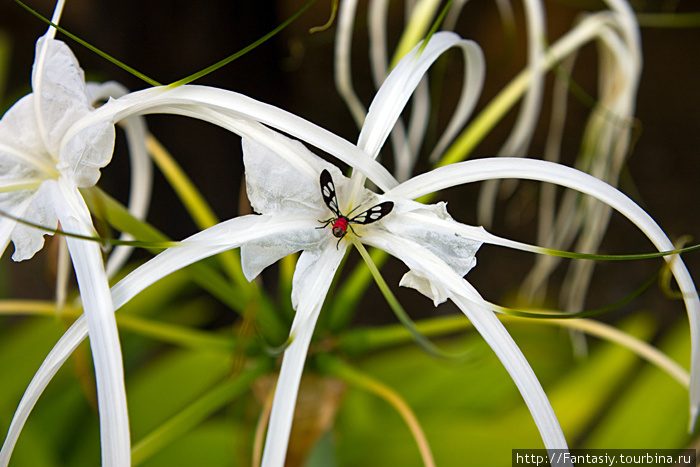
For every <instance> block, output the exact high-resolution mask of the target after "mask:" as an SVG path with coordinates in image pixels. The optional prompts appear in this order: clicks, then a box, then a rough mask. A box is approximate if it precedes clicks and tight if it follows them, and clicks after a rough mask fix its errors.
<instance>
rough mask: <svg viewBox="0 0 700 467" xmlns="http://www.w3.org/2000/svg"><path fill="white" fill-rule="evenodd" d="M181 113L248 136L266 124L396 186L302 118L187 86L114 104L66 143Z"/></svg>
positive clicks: (228, 93) (370, 161)
mask: <svg viewBox="0 0 700 467" xmlns="http://www.w3.org/2000/svg"><path fill="white" fill-rule="evenodd" d="M147 113H175V114H182V115H188V116H192V117H194V116H196V117H197V118H201V119H203V120H206V121H209V122H212V123H214V124H216V125H220V126H222V127H224V128H227V129H229V130H231V131H233V132H235V133H237V134H241V135H244V136H247V135H245V133H243V132H242V131H241V130H242V129H241V128H240V127H239V125H241V124H244V125H245V126H246V127H247V126H249V125H250V122H260V123H263V124H265V125H267V126H270V127H273V128H275V129H277V130H279V131H281V132H283V133H286V134H288V135H291V136H293V137H295V138H298V139H299V140H302V141H305V142H307V143H309V144H311V145H313V146H315V147H317V148H319V149H321V150H323V151H325V152H326V153H328V154H330V155H332V156H333V157H336V158H338V159H339V160H341V161H343V162H345V163H347V164H348V165H350V166H352V167H355V168H356V169H357V170H359V171H360V172H362V173H364V174H365V175H366V176H367V178H369V179H370V180H372V182H374V183H375V184H376V185H377V186H379V187H380V188H381V189H382V190H385V191H386V190H388V189H389V188H391V187H393V186H396V184H397V182H396V180H395V179H394V177H392V176H391V174H390V173H389V172H388V171H387V170H386V168H384V167H383V166H382V165H381V164H379V163H378V162H376V161H374V160H373V159H371V158H370V157H368V156H367V154H366V153H365V152H364V151H362V150H361V149H359V148H357V147H356V146H355V145H354V144H352V143H350V142H349V141H347V140H345V139H343V138H340V137H339V136H337V135H335V134H333V133H331V132H329V131H328V130H324V129H323V128H320V127H319V126H317V125H314V124H312V123H310V122H308V121H306V120H304V119H302V118H300V117H298V116H296V115H293V114H290V113H289V112H285V111H283V110H281V109H279V108H277V107H274V106H271V105H268V104H263V103H262V102H258V101H256V100H254V99H251V98H249V97H247V96H243V95H241V94H237V93H234V92H231V91H225V90H222V89H216V88H209V87H205V86H195V85H187V86H180V87H177V88H174V89H169V88H151V89H146V90H144V91H138V92H133V93H131V94H129V95H128V96H124V97H122V98H119V99H113V100H111V101H110V102H108V103H106V104H105V105H103V106H102V107H100V108H99V109H96V110H95V111H94V112H92V115H91V116H90V119H84V120H83V121H82V122H81V125H80V126H78V125H76V126H74V127H73V128H72V129H71V131H70V132H69V133H68V134H67V135H66V137H65V138H64V140H67V139H69V138H71V137H72V136H73V134H74V133H77V132H79V131H81V128H82V127H85V126H90V125H91V124H93V123H94V122H96V121H99V120H101V119H104V118H112V119H113V121H118V120H122V119H123V118H125V117H127V116H129V115H134V114H147ZM243 129H245V128H243Z"/></svg>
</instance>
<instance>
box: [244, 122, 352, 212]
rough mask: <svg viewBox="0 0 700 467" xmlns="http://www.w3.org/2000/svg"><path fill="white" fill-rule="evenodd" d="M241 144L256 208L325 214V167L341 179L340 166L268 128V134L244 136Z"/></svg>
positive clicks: (259, 209) (250, 194) (249, 188)
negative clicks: (323, 189)
mask: <svg viewBox="0 0 700 467" xmlns="http://www.w3.org/2000/svg"><path fill="white" fill-rule="evenodd" d="M242 145H243V163H244V165H245V180H246V192H247V194H248V199H249V200H250V204H251V205H252V206H253V209H255V211H256V212H258V213H261V214H270V215H272V214H277V213H280V214H284V215H285V216H294V215H299V216H305V217H317V218H321V217H322V216H326V212H327V209H325V207H324V204H323V198H322V197H321V186H320V182H319V177H320V175H321V172H322V171H323V169H326V170H329V171H330V172H331V175H332V176H333V178H334V179H338V180H340V178H341V176H342V174H341V172H340V170H339V169H338V168H337V167H335V166H334V165H332V164H329V163H328V162H326V161H324V160H323V159H321V158H320V157H318V156H316V155H315V154H313V153H312V152H311V151H309V150H308V149H307V148H306V146H304V145H303V144H301V143H300V142H299V141H295V140H292V139H290V138H288V137H286V136H284V135H281V134H279V133H277V132H275V131H272V130H267V131H265V138H257V140H253V139H250V138H243V139H242Z"/></svg>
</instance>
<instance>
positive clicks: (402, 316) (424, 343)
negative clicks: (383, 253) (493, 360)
mask: <svg viewBox="0 0 700 467" xmlns="http://www.w3.org/2000/svg"><path fill="white" fill-rule="evenodd" d="M352 243H353V245H354V246H355V248H357V251H359V252H360V255H361V256H362V259H364V260H365V263H366V264H367V267H368V269H369V271H370V272H371V273H372V277H374V280H375V282H376V283H377V285H378V286H379V290H381V292H382V295H384V298H385V299H386V301H387V303H388V304H389V306H390V307H391V309H392V310H393V312H394V314H395V315H396V318H397V319H398V320H399V322H400V323H401V324H402V325H403V326H404V327H405V328H406V329H407V330H408V332H410V333H411V336H412V337H413V339H414V340H415V341H416V343H417V344H418V345H420V346H421V347H422V348H423V350H424V351H425V352H426V353H428V354H429V355H431V356H433V357H437V358H444V359H462V358H464V357H466V356H467V355H468V354H450V353H448V352H444V351H442V350H440V349H439V348H438V347H437V346H436V345H435V344H433V343H432V342H430V340H428V338H427V337H425V336H424V335H423V334H421V332H420V331H419V330H418V328H417V327H416V324H415V323H414V322H413V321H412V320H411V318H410V317H409V316H408V313H406V310H404V309H403V307H402V306H401V303H400V302H399V300H398V299H397V298H396V296H395V295H394V293H393V292H392V291H391V289H390V288H389V285H388V284H387V283H386V281H385V280H384V278H383V277H382V275H381V273H380V272H379V269H378V268H377V266H376V265H375V264H374V262H372V258H371V257H370V255H369V253H367V250H366V249H365V247H364V245H363V244H362V243H360V242H359V241H358V240H357V238H353V239H352Z"/></svg>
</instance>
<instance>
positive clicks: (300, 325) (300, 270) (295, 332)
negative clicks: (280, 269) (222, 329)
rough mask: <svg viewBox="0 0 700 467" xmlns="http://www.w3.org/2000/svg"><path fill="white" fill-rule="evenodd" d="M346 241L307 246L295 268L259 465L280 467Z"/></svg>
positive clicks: (282, 463)
mask: <svg viewBox="0 0 700 467" xmlns="http://www.w3.org/2000/svg"><path fill="white" fill-rule="evenodd" d="M346 248H347V247H346V244H343V245H341V246H340V248H336V246H335V243H334V242H327V243H326V245H325V246H324V247H323V248H321V249H315V250H306V251H304V252H303V253H302V254H301V256H300V257H299V261H298V263H297V267H296V270H295V271H294V292H293V294H292V298H293V303H294V306H295V309H296V315H295V316H294V322H293V323H292V329H291V332H290V338H291V339H292V341H291V343H290V344H289V347H287V350H285V352H284V358H283V359H282V368H281V369H280V375H279V379H278V380H277V389H276V391H275V398H274V401H273V403H272V412H271V413H270V424H269V427H268V430H267V441H266V443H265V450H264V452H263V459H262V467H283V466H284V459H285V456H286V454H287V445H288V444H289V433H290V431H291V428H292V420H293V419H294V408H295V406H296V400H297V393H298V392H299V382H300V381H301V374H302V371H303V369H304V363H305V361H306V354H307V352H308V349H309V343H310V342H311V337H312V336H313V333H314V328H315V327H316V321H317V320H318V315H319V313H320V312H321V307H322V305H323V301H324V300H325V298H326V294H327V293H328V289H329V287H330V286H331V282H332V281H333V277H334V276H335V273H336V271H337V269H338V266H339V265H340V261H341V260H342V259H343V255H344V254H345V250H346Z"/></svg>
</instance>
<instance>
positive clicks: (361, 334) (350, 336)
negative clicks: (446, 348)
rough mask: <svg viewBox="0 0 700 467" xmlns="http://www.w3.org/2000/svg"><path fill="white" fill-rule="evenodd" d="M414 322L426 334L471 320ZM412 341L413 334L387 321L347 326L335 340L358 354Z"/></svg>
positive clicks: (449, 331) (445, 331)
mask: <svg viewBox="0 0 700 467" xmlns="http://www.w3.org/2000/svg"><path fill="white" fill-rule="evenodd" d="M415 326H416V330H417V331H418V332H420V333H421V334H422V335H423V336H427V337H439V336H445V335H449V334H454V333H456V332H460V331H464V330H465V329H472V328H473V326H472V324H471V322H470V321H469V320H468V319H467V318H466V317H464V315H455V316H439V317H435V318H428V319H424V320H421V321H418V322H416V323H415ZM413 341H414V337H413V334H412V333H411V332H410V331H409V330H408V329H406V328H405V327H404V326H403V325H400V324H391V325H387V326H381V327H371V328H354V329H351V330H349V331H347V332H345V333H344V334H342V335H341V336H340V337H339V338H338V341H337V344H338V348H339V349H340V350H341V351H343V352H345V353H348V354H350V355H355V356H359V355H366V354H369V353H372V352H375V351H377V350H382V349H387V348H392V347H397V346H400V345H405V344H408V343H410V342H413Z"/></svg>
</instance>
